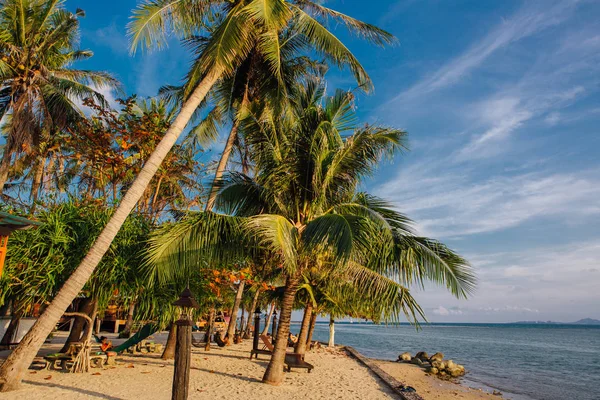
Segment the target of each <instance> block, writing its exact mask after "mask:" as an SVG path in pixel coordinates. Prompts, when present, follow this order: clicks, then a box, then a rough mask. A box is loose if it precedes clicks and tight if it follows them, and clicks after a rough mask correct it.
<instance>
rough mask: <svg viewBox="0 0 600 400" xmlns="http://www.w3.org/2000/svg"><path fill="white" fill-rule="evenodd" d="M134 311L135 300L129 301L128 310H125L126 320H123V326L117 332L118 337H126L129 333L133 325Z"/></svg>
mask: <svg viewBox="0 0 600 400" xmlns="http://www.w3.org/2000/svg"><path fill="white" fill-rule="evenodd" d="M134 312H135V300H132V301H131V303H129V311H127V321H125V327H124V328H123V331H122V332H121V333H120V334H119V337H123V338H128V337H129V336H130V335H131V328H132V327H133V313H134Z"/></svg>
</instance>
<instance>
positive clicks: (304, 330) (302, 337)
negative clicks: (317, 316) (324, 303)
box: [294, 300, 313, 354]
mask: <svg viewBox="0 0 600 400" xmlns="http://www.w3.org/2000/svg"><path fill="white" fill-rule="evenodd" d="M312 310H313V303H312V301H310V300H309V301H308V303H306V307H305V308H304V316H303V317H302V326H300V333H298V341H297V342H296V346H295V347H294V353H298V354H304V353H306V339H307V338H308V330H309V329H310V318H311V315H312Z"/></svg>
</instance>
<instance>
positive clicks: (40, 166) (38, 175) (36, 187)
mask: <svg viewBox="0 0 600 400" xmlns="http://www.w3.org/2000/svg"><path fill="white" fill-rule="evenodd" d="M39 158H40V159H39V160H38V162H37V165H36V166H35V175H34V176H33V182H32V183H31V194H30V196H29V197H30V199H31V207H30V208H29V213H30V214H33V213H34V212H35V207H36V206H37V204H36V202H37V199H38V195H39V193H40V187H41V186H42V177H43V176H44V161H45V160H44V158H43V157H39Z"/></svg>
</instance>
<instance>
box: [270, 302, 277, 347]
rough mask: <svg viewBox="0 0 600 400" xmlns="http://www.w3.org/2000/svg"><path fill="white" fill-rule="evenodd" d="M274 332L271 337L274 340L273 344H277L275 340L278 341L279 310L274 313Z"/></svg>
mask: <svg viewBox="0 0 600 400" xmlns="http://www.w3.org/2000/svg"><path fill="white" fill-rule="evenodd" d="M272 324H273V330H272V331H271V337H272V338H273V343H275V339H277V310H275V311H273V322H272Z"/></svg>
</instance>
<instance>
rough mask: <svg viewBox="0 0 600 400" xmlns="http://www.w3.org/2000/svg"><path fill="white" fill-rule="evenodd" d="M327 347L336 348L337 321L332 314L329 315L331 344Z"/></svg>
mask: <svg viewBox="0 0 600 400" xmlns="http://www.w3.org/2000/svg"><path fill="white" fill-rule="evenodd" d="M327 346H328V347H335V320H334V319H333V316H332V315H331V314H330V315H329V343H327Z"/></svg>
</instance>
